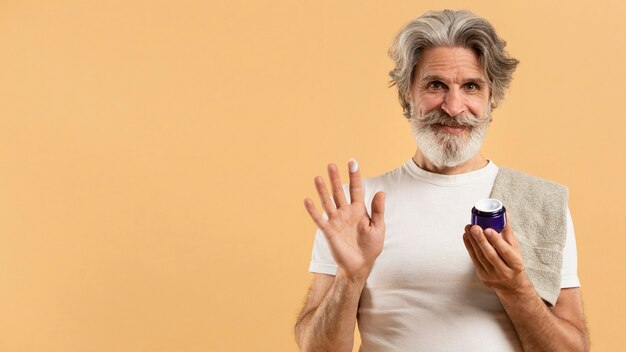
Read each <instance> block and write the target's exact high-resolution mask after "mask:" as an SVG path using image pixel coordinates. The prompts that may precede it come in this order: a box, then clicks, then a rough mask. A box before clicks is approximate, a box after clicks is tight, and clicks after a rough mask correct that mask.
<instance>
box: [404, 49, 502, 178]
mask: <svg viewBox="0 0 626 352" xmlns="http://www.w3.org/2000/svg"><path fill="white" fill-rule="evenodd" d="M489 98H490V91H489V86H488V83H487V79H486V77H485V74H484V72H483V69H482V67H481V66H480V63H479V61H478V57H477V56H476V54H475V53H474V52H473V51H472V50H470V49H466V48H461V47H435V48H429V49H426V50H424V51H423V52H422V58H421V60H420V63H419V64H418V65H417V67H416V68H415V76H414V78H413V82H412V84H411V89H410V96H409V97H408V100H409V102H411V104H412V112H411V115H412V117H411V119H410V122H411V126H412V129H413V133H414V135H415V139H416V142H417V145H418V148H419V149H420V151H421V152H422V153H424V155H425V156H426V157H427V158H428V160H429V161H430V162H432V163H433V164H435V165H437V166H440V167H441V166H449V167H451V166H457V165H459V164H462V163H463V162H465V161H467V160H469V159H470V158H472V157H473V156H474V155H476V154H477V153H478V151H479V150H480V146H481V144H482V142H483V140H484V137H485V135H486V132H487V127H488V126H489V122H490V121H491V107H490V104H489Z"/></svg>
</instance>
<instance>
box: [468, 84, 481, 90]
mask: <svg viewBox="0 0 626 352" xmlns="http://www.w3.org/2000/svg"><path fill="white" fill-rule="evenodd" d="M466 87H467V90H469V91H474V90H478V84H476V83H468V84H467V86H466Z"/></svg>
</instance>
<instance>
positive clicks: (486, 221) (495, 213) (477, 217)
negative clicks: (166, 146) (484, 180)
mask: <svg viewBox="0 0 626 352" xmlns="http://www.w3.org/2000/svg"><path fill="white" fill-rule="evenodd" d="M472 225H478V226H480V227H481V228H482V229H483V230H485V229H488V228H491V229H494V230H495V231H496V232H497V233H501V232H502V230H503V229H504V227H505V226H506V209H505V208H504V205H502V202H501V201H499V200H497V199H493V198H487V199H481V200H479V201H478V203H476V205H475V206H474V207H473V208H472Z"/></svg>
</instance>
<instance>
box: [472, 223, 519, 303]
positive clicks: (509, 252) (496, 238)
mask: <svg viewBox="0 0 626 352" xmlns="http://www.w3.org/2000/svg"><path fill="white" fill-rule="evenodd" d="M463 242H464V243H465V248H467V252H468V253H469V255H470V257H471V258H472V261H473V262H474V266H475V267H476V274H477V275H478V278H479V279H480V281H482V282H483V283H484V284H485V285H487V286H488V287H491V288H493V289H494V290H496V291H512V292H516V291H519V290H524V289H527V288H528V286H529V285H530V281H529V280H528V277H527V276H526V273H525V272H524V262H523V260H522V255H521V252H520V246H519V242H517V238H516V237H515V232H514V231H513V228H511V223H510V221H508V216H507V224H506V227H505V228H504V230H502V235H500V234H498V233H497V232H496V231H495V230H493V229H486V230H483V229H482V228H481V227H480V226H478V225H467V226H465V233H464V234H463Z"/></svg>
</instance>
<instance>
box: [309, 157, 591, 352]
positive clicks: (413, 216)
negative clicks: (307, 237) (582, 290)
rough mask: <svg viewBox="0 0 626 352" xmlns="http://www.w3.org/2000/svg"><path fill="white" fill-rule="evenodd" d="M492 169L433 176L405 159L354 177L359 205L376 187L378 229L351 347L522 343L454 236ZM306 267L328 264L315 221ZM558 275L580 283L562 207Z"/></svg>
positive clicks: (462, 347) (483, 192)
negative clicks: (380, 207) (377, 248)
mask: <svg viewBox="0 0 626 352" xmlns="http://www.w3.org/2000/svg"><path fill="white" fill-rule="evenodd" d="M497 173H498V167H497V166H496V165H495V164H494V163H493V162H491V161H490V162H489V163H488V165H487V166H485V167H483V168H482V169H480V170H476V171H472V172H469V173H465V174H461V175H451V176H449V175H440V174H434V173H431V172H427V171H425V170H422V169H420V168H419V167H417V165H416V164H415V163H414V162H413V160H412V159H409V160H407V162H406V163H404V165H402V166H400V167H398V168H396V169H395V170H392V171H390V172H388V173H386V174H383V175H381V176H378V177H375V178H370V179H364V180H363V186H364V194H365V203H366V206H367V210H368V213H370V214H371V208H370V207H371V201H372V198H373V197H374V194H375V193H376V192H378V191H384V192H385V193H386V197H385V224H386V232H385V243H384V247H383V251H382V253H381V254H380V256H379V257H378V258H377V259H376V262H375V263H374V267H373V268H372V271H371V273H370V276H369V277H368V279H367V282H366V285H365V288H364V289H363V293H362V294H361V300H360V304H359V310H358V324H359V330H360V332H361V341H362V344H361V351H364V352H365V351H481V352H487V351H494V352H495V351H497V352H504V351H522V349H521V346H520V342H519V340H518V337H517V335H516V333H515V330H514V328H513V325H512V323H511V321H510V319H509V317H508V316H507V314H506V312H505V311H504V309H503V307H502V304H501V303H500V301H499V300H498V297H497V296H496V294H495V293H494V292H493V290H492V289H490V288H488V287H486V286H485V285H484V284H482V282H480V280H479V279H478V277H477V276H476V273H475V268H474V264H473V263H472V261H471V259H470V257H469V254H468V253H467V250H466V249H465V246H464V244H463V239H462V235H463V229H464V227H465V225H466V224H468V223H469V222H470V214H471V209H472V207H473V206H474V204H476V202H477V201H478V200H480V199H483V198H488V197H489V195H490V194H491V189H492V188H493V184H494V181H495V178H496V175H497ZM346 187H347V186H344V188H345V189H346V197H348V198H349V193H348V192H347V188H346ZM309 271H310V272H314V273H325V274H330V275H335V274H336V271H337V266H336V264H335V262H334V260H333V257H332V255H331V253H330V251H329V248H328V244H327V242H326V239H325V238H324V235H323V234H322V232H321V231H320V230H319V229H318V230H317V233H316V237H315V245H314V247H313V255H312V259H311V265H310V267H309ZM561 275H562V278H561V287H562V288H566V287H579V286H580V283H579V280H578V276H577V258H576V241H575V238H574V227H573V225H572V220H571V215H570V212H569V209H568V210H567V239H566V243H565V248H564V250H563V268H562V271H561Z"/></svg>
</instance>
